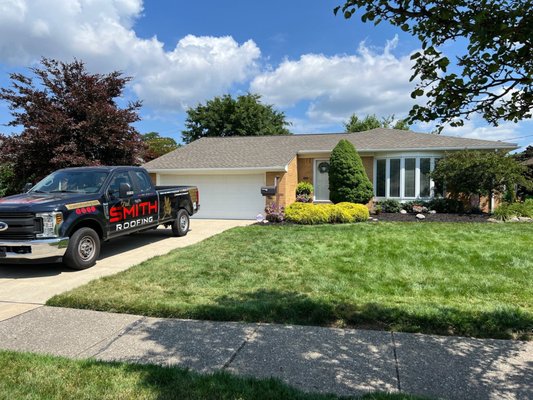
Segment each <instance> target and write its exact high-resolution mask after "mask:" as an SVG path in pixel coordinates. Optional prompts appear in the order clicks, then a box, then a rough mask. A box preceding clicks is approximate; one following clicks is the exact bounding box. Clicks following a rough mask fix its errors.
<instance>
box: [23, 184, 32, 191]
mask: <svg viewBox="0 0 533 400" xmlns="http://www.w3.org/2000/svg"><path fill="white" fill-rule="evenodd" d="M32 187H33V183H31V182H28V183H26V184H25V185H24V193H28V192H29V191H30V190H31V188H32Z"/></svg>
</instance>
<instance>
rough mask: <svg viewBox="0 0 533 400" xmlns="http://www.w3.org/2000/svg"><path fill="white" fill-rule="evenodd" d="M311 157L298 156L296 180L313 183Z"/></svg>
mask: <svg viewBox="0 0 533 400" xmlns="http://www.w3.org/2000/svg"><path fill="white" fill-rule="evenodd" d="M313 161H314V159H313V158H300V157H298V182H309V183H313V164H314V163H313Z"/></svg>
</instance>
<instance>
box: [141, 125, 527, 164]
mask: <svg viewBox="0 0 533 400" xmlns="http://www.w3.org/2000/svg"><path fill="white" fill-rule="evenodd" d="M341 139H348V140H349V141H350V142H352V143H353V145H354V146H355V148H356V149H357V150H358V151H359V152H377V151H402V150H415V151H416V150H432V149H433V150H460V149H508V150H511V149H514V148H516V147H517V146H516V145H515V144H513V143H505V142H495V141H489V140H480V139H466V138H458V137H453V136H444V135H436V134H428V133H415V132H411V131H402V130H395V129H382V128H377V129H372V130H369V131H365V132H357V133H331V134H312V135H287V136H246V137H225V138H202V139H199V140H197V141H195V142H192V143H190V144H188V145H187V146H184V147H181V148H179V149H177V150H175V151H173V152H171V153H168V154H165V155H164V156H162V157H159V158H157V159H155V160H153V161H150V162H149V163H147V164H145V165H144V167H145V168H147V169H148V170H161V169H213V168H219V169H230V168H268V169H282V168H284V167H285V166H286V165H287V164H288V163H289V162H290V161H291V160H292V159H293V158H294V157H295V156H296V155H297V154H298V153H300V152H313V151H316V152H321V151H331V150H333V148H334V147H335V145H336V144H337V143H338V142H339V140H341Z"/></svg>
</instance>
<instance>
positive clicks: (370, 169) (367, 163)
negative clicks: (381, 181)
mask: <svg viewBox="0 0 533 400" xmlns="http://www.w3.org/2000/svg"><path fill="white" fill-rule="evenodd" d="M361 161H363V167H365V171H366V176H368V179H370V182H373V179H374V157H371V156H370V157H361Z"/></svg>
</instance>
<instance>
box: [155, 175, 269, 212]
mask: <svg viewBox="0 0 533 400" xmlns="http://www.w3.org/2000/svg"><path fill="white" fill-rule="evenodd" d="M159 180H160V184H161V185H194V186H197V187H198V189H199V190H200V211H199V212H198V213H197V214H196V215H195V217H197V218H234V219H254V218H255V216H256V215H257V214H259V213H262V212H263V211H264V207H265V200H264V198H263V196H261V193H260V188H261V186H263V185H264V184H265V174H264V173H263V174H246V175H245V174H243V175H187V176H183V175H160V177H159Z"/></svg>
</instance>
